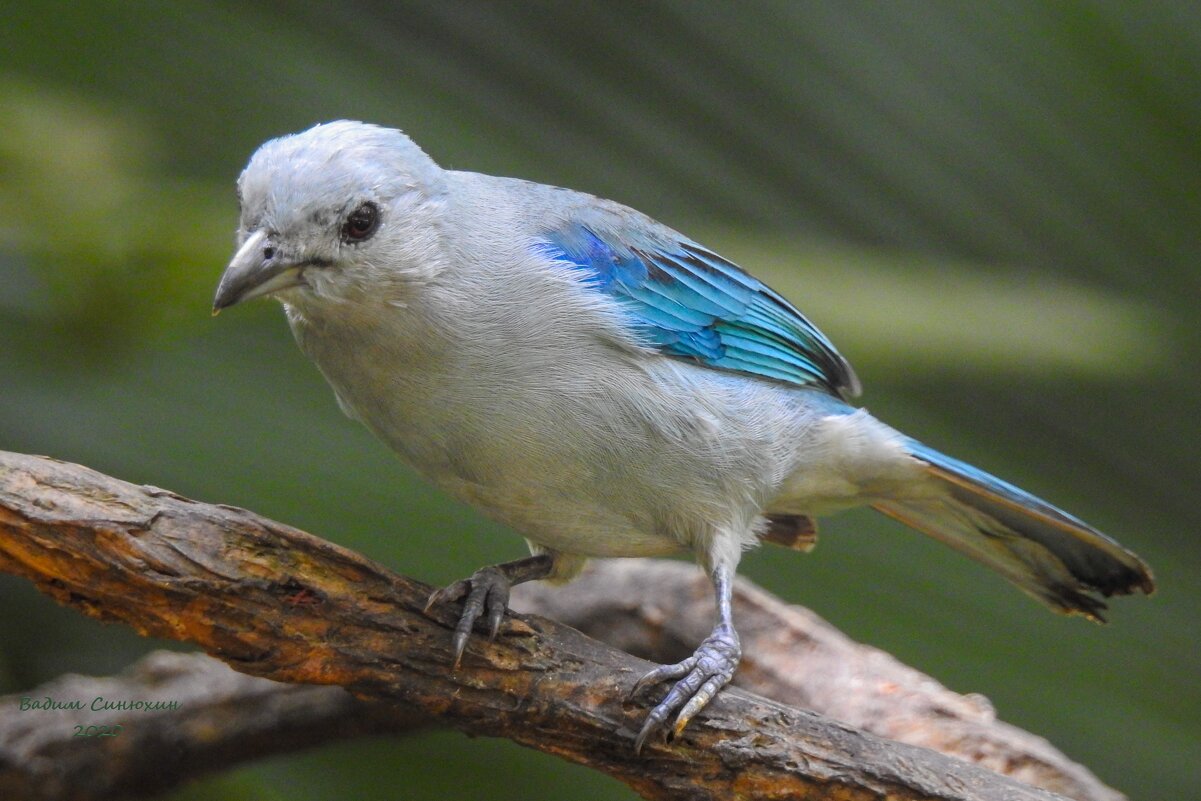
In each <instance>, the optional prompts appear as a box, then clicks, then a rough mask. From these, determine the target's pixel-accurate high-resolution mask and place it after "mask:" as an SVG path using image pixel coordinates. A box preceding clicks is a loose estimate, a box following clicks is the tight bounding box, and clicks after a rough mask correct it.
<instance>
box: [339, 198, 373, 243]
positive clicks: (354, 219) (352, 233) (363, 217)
mask: <svg viewBox="0 0 1201 801" xmlns="http://www.w3.org/2000/svg"><path fill="white" fill-rule="evenodd" d="M376 228H379V207H378V206H376V205H375V204H374V203H370V202H368V203H364V204H363V205H361V206H359V207H358V208H357V209H355V210H354V211H352V212H351V213H350V216H349V217H347V218H346V222H345V224H343V226H342V238H343V239H344V240H346V241H347V242H363V241H365V240H367V239H370V238H371V235H372V234H374V233H375V229H376Z"/></svg>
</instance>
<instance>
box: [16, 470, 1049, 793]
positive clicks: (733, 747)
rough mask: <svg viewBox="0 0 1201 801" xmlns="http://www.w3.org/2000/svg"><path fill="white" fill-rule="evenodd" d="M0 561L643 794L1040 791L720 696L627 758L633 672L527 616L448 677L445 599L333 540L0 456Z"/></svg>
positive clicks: (160, 628) (610, 654)
mask: <svg viewBox="0 0 1201 801" xmlns="http://www.w3.org/2000/svg"><path fill="white" fill-rule="evenodd" d="M0 570H4V571H7V572H11V573H15V574H17V575H21V576H25V577H27V578H29V579H30V580H31V581H33V582H34V583H35V584H36V585H37V586H38V587H39V588H40V589H42V590H43V591H44V592H46V593H48V594H50V595H51V596H53V597H54V598H56V599H58V600H59V601H61V602H63V603H65V604H69V605H71V606H74V607H76V608H79V609H81V610H83V611H84V612H86V613H87V614H90V615H92V616H94V617H97V618H100V619H102V620H112V621H122V622H125V623H127V624H129V625H132V626H133V627H134V628H136V629H137V630H138V631H140V632H142V633H144V634H148V635H153V636H160V637H169V638H174V639H180V640H186V641H190V642H194V643H196V644H198V645H200V646H201V647H202V648H204V649H205V650H206V651H208V652H209V653H211V654H213V655H214V656H216V657H218V658H220V659H222V660H223V661H225V662H227V663H229V664H230V665H232V666H233V667H235V668H236V669H237V670H239V671H242V672H245V673H249V674H252V675H257V676H263V677H267V678H272V679H276V680H279V681H285V682H291V683H311V684H336V685H340V686H343V687H346V688H347V689H350V690H351V691H352V692H354V693H356V694H358V695H360V696H364V697H368V698H374V699H382V700H389V701H402V702H405V703H407V704H409V705H410V706H412V707H413V708H416V709H418V710H420V711H421V712H423V713H425V714H429V715H433V716H439V717H440V718H441V720H442V721H444V722H446V723H447V724H449V725H452V726H454V727H456V728H459V729H462V730H464V731H467V732H471V733H473V734H483V735H492V736H502V737H508V738H510V739H512V740H514V741H516V742H518V743H521V744H523V745H526V746H529V747H532V748H536V749H538V750H541V751H544V752H547V753H553V754H557V755H559V756H561V757H564V758H566V759H569V760H572V761H574V762H578V763H581V764H586V765H589V766H592V767H594V768H596V769H598V770H602V771H604V772H606V773H608V774H610V775H613V776H615V777H617V778H618V779H620V780H622V781H624V782H626V783H627V784H629V785H630V786H631V787H633V788H634V789H635V790H637V791H638V792H639V793H641V794H643V795H644V796H645V797H647V798H730V797H739V796H756V797H758V796H763V797H775V798H832V797H837V798H840V799H859V798H863V799H868V798H871V799H875V798H879V797H882V796H887V797H889V798H896V799H1000V798H1005V799H1011V800H1012V801H1020V800H1021V799H1047V798H1051V797H1053V796H1051V795H1050V794H1049V793H1047V792H1045V791H1041V790H1036V789H1034V788H1032V787H1029V786H1028V785H1024V784H1022V783H1019V782H1016V781H1013V780H1011V779H1008V778H1006V777H1003V776H999V775H997V774H995V773H992V772H990V771H987V770H984V769H981V768H979V767H976V766H974V765H970V764H967V763H964V762H961V761H959V760H955V759H951V758H949V757H946V756H943V755H940V754H937V753H935V752H933V751H929V750H926V749H922V748H917V747H914V746H910V745H905V744H900V743H895V742H891V741H888V740H884V739H881V738H878V737H875V736H872V735H868V734H865V733H863V732H861V731H859V730H856V729H853V728H850V727H848V726H845V725H843V724H839V723H835V722H833V721H830V720H828V719H825V718H822V717H820V716H817V715H815V714H813V713H810V712H805V711H801V710H797V709H792V708H789V707H787V706H784V705H782V704H779V703H776V702H772V701H769V700H767V699H764V698H759V697H756V696H752V695H749V694H747V693H746V692H744V691H741V690H737V689H731V690H728V691H726V692H724V693H722V694H721V696H720V697H719V698H718V699H717V700H716V701H715V702H714V704H713V705H712V706H711V707H710V709H709V710H707V711H706V713H704V714H703V715H701V716H700V718H699V719H698V720H697V721H695V722H694V723H693V725H692V726H691V727H690V728H689V729H688V730H687V731H686V732H685V734H684V736H683V737H681V738H680V739H679V740H677V741H676V742H674V743H673V744H671V745H656V746H654V747H652V748H650V749H649V752H648V753H645V754H644V755H643V757H642V758H637V757H635V756H634V754H633V751H632V748H631V746H630V743H631V739H632V737H633V734H634V732H635V731H637V728H638V725H639V724H640V722H641V719H642V716H643V715H644V714H645V711H646V710H645V708H644V707H642V706H640V705H637V704H629V703H623V701H622V699H623V698H624V696H625V693H626V692H627V691H628V690H629V688H630V686H631V685H632V684H633V682H634V681H635V680H636V679H637V677H638V676H640V675H641V674H642V673H643V672H644V671H645V670H646V669H647V668H648V667H649V665H648V664H647V663H645V662H642V661H641V660H638V659H635V658H633V657H631V656H629V655H628V654H625V653H622V652H619V651H616V650H615V649H612V648H609V647H606V646H604V645H602V644H600V643H598V642H596V641H594V640H591V639H589V638H588V637H585V636H584V635H582V634H580V633H578V632H576V631H575V630H573V629H570V628H568V627H566V626H563V625H561V624H558V623H554V622H552V621H549V620H545V619H542V618H537V617H525V616H513V617H510V618H509V619H508V620H507V621H506V624H505V626H504V627H503V629H502V632H501V636H500V637H499V638H498V640H497V642H496V643H494V644H491V645H488V644H485V643H482V642H480V641H479V640H475V641H473V644H472V645H471V646H470V648H469V654H468V658H467V659H466V660H465V662H464V666H463V668H462V669H460V670H458V671H451V670H450V669H449V668H448V664H449V661H450V660H449V656H450V655H449V642H450V638H449V636H448V630H449V628H450V627H451V626H452V625H453V610H447V609H437V610H435V611H434V613H433V614H432V615H428V616H427V615H425V614H423V613H422V611H421V609H422V606H423V602H424V600H425V598H426V597H427V595H428V593H429V590H430V588H429V587H427V586H425V585H422V584H420V583H417V582H414V581H412V580H410V579H406V578H403V577H400V576H397V575H395V574H393V573H390V572H389V571H387V570H386V569H384V568H383V567H381V566H379V565H377V564H375V563H373V562H371V561H369V560H367V559H365V558H363V557H361V556H359V555H357V554H354V553H352V552H350V551H348V550H346V549H343V548H340V547H338V546H336V545H333V544H331V543H328V542H325V541H323V540H320V539H318V538H316V537H313V536H311V535H308V534H305V533H304V532H301V531H297V530H296V529H292V528H289V527H287V526H284V525H282V524H279V523H275V522H273V521H270V520H267V519H265V518H262V517H259V516H257V515H255V514H253V513H251V512H247V511H244V510H241V509H235V508H232V507H225V506H212V505H208V504H201V503H196V502H193V501H189V500H187V499H184V498H181V497H179V496H176V495H174V494H172V493H169V492H166V491H164V490H158V489H155V488H150V487H137V486H134V485H131V484H127V483H125V482H121V481H117V480H115V479H112V478H109V477H107V476H104V475H101V474H99V473H96V472H94V471H91V470H88V469H86V468H82V467H79V466H75V465H69V464H64V463H61V462H56V461H53V460H49V459H44V458H39V457H31V456H23V455H18V454H8V453H0Z"/></svg>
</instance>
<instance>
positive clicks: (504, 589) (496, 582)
mask: <svg viewBox="0 0 1201 801" xmlns="http://www.w3.org/2000/svg"><path fill="white" fill-rule="evenodd" d="M510 586H511V583H510V581H509V577H508V576H506V575H505V574H504V573H503V572H502V571H500V570H498V569H497V568H495V567H481V568H480V569H479V570H477V571H475V572H474V573H472V574H471V578H468V579H461V580H459V581H456V582H455V583H454V584H451V585H449V586H447V587H444V588H443V589H440V590H438V591H436V592H434V593H433V594H432V595H430V598H429V601H427V602H426V605H425V608H426V610H427V611H428V610H429V609H430V608H432V607H433V606H434V605H435V604H440V603H448V602H453V601H457V600H458V599H459V598H462V597H463V596H467V600H465V601H464V602H463V611H462V613H460V615H459V622H458V623H456V624H455V632H454V635H453V636H452V637H451V648H452V650H453V652H454V666H455V668H458V667H459V664H460V663H461V662H462V661H463V652H464V651H466V650H467V641H468V640H469V639H471V632H472V630H473V629H474V628H475V624H476V621H477V620H479V619H480V616H481V615H484V613H485V611H486V612H487V623H488V639H489V641H491V640H493V639H495V638H496V633H497V632H498V631H499V630H500V624H501V622H502V621H503V620H504V618H505V610H506V609H507V608H508V605H509V589H510Z"/></svg>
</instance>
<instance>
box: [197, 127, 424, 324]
mask: <svg viewBox="0 0 1201 801" xmlns="http://www.w3.org/2000/svg"><path fill="white" fill-rule="evenodd" d="M444 195H445V181H444V177H443V173H442V170H441V168H439V167H438V165H437V164H435V163H434V162H433V160H432V159H430V158H429V156H427V155H426V154H425V153H424V152H423V151H422V150H421V148H419V147H417V145H415V144H414V143H413V142H412V140H410V139H409V138H408V137H407V136H405V135H404V134H403V133H401V132H400V131H397V130H393V129H389V128H380V127H378V126H375V125H367V124H365V123H360V122H349V121H346V120H342V121H338V122H331V123H326V124H323V125H317V126H315V127H313V128H310V129H309V130H307V131H304V132H303V133H298V134H294V135H291V136H284V137H281V138H279V139H273V140H271V141H269V142H267V143H266V144H264V145H263V146H262V147H260V148H259V149H258V151H257V152H256V153H255V154H254V156H252V157H251V159H250V163H249V164H248V165H247V166H246V169H245V170H244V171H243V172H242V175H241V177H240V178H239V179H238V198H239V201H240V203H241V220H240V223H239V226H238V233H237V252H236V253H234V256H233V259H232V260H231V261H230V263H229V266H228V267H226V268H225V273H224V274H223V275H222V276H221V282H220V285H219V286H218V287H217V294H216V297H215V298H214V299H213V313H214V314H215V313H217V312H219V311H220V310H222V309H224V308H226V307H227V306H232V305H234V304H235V303H240V302H242V301H244V300H249V299H251V298H255V297H261V296H265V295H274V296H278V297H279V298H280V299H281V300H284V301H285V302H289V303H294V304H297V305H300V306H304V305H306V304H311V303H314V302H316V303H320V302H323V301H335V302H337V301H354V300H358V299H366V298H376V299H384V300H395V301H399V302H403V300H404V296H405V293H406V292H407V291H411V288H412V287H413V286H414V285H416V284H419V283H421V282H422V281H424V280H428V279H429V278H430V277H431V276H432V274H433V273H434V272H436V271H437V270H438V265H439V263H440V258H439V255H438V251H439V247H438V246H439V238H440V237H439V235H438V219H439V217H440V208H439V207H440V206H441V204H442V203H443V201H444Z"/></svg>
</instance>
